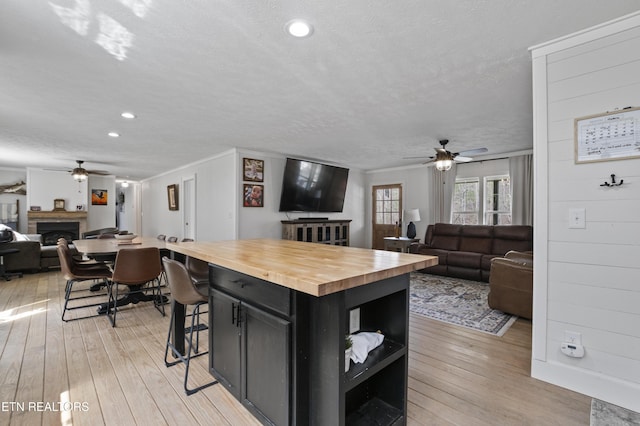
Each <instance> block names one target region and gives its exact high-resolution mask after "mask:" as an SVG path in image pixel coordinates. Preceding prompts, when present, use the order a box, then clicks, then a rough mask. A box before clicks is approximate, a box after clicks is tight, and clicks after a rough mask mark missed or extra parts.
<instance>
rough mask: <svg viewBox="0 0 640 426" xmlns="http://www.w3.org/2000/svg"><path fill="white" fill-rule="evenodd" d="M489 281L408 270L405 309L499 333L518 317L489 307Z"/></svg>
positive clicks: (475, 328) (468, 326)
mask: <svg viewBox="0 0 640 426" xmlns="http://www.w3.org/2000/svg"><path fill="white" fill-rule="evenodd" d="M488 294H489V284H487V283H484V282H477V281H469V280H462V279H459V278H449V277H441V276H439V275H430V274H423V273H420V272H412V273H411V289H410V299H409V310H410V311H411V312H413V313H415V314H418V315H423V316H425V317H428V318H432V319H435V320H438V321H443V322H447V323H450V324H455V325H459V326H463V327H467V328H471V329H474V330H478V331H483V332H485V333H490V334H495V335H496V336H502V335H503V334H504V333H505V332H506V331H507V330H508V329H509V327H511V325H512V324H513V323H514V322H515V321H516V319H517V318H518V317H516V316H514V315H509V314H505V313H503V312H500V311H497V310H495V309H491V308H490V307H489V305H488V303H487V295H488Z"/></svg>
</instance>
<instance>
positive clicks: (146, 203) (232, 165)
mask: <svg viewBox="0 0 640 426" xmlns="http://www.w3.org/2000/svg"><path fill="white" fill-rule="evenodd" d="M245 157H246V158H254V159H259V160H263V161H264V182H261V183H260V184H262V185H264V196H263V197H264V198H263V207H243V206H242V196H241V195H242V188H243V186H242V185H243V183H245V182H243V180H242V161H243V158H245ZM285 161H286V157H284V156H281V155H278V154H269V153H264V152H257V151H248V150H236V149H233V150H230V151H227V152H225V153H223V154H221V155H219V156H216V157H214V158H211V159H206V160H203V161H201V162H199V163H195V164H191V165H186V166H184V167H181V168H179V169H176V170H173V171H170V172H167V173H165V174H163V175H161V176H156V177H153V178H151V179H146V180H144V181H142V182H141V184H140V188H141V194H142V197H141V199H142V201H141V205H142V224H143V231H142V234H143V235H145V236H156V235H158V234H165V235H167V236H170V235H174V236H177V237H178V238H179V239H181V238H182V223H183V222H182V221H183V217H182V214H181V211H182V207H181V209H180V211H178V212H175V211H169V210H168V206H167V193H166V191H167V190H166V187H167V185H170V184H174V183H180V182H181V180H182V179H184V178H186V177H189V176H195V177H196V192H197V196H196V198H197V200H196V203H197V207H196V211H197V214H196V222H197V223H196V239H197V240H199V241H217V240H232V239H248V238H281V236H282V225H281V223H280V221H281V220H287V219H289V218H298V217H317V216H322V217H329V218H331V219H351V220H352V222H351V228H350V229H351V235H350V239H351V245H352V246H354V247H364V228H365V227H364V211H365V209H364V198H365V196H364V192H365V191H364V183H363V182H364V175H363V173H362V172H360V171H359V170H355V169H350V171H349V181H348V184H347V195H346V197H345V204H344V211H343V212H342V213H321V214H315V213H289V214H287V213H281V212H279V211H278V208H279V204H280V190H281V187H282V176H283V174H284V166H285ZM181 202H182V198H181Z"/></svg>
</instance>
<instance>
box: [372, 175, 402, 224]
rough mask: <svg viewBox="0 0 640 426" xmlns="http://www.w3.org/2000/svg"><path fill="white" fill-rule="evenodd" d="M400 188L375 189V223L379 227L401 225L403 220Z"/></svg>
mask: <svg viewBox="0 0 640 426" xmlns="http://www.w3.org/2000/svg"><path fill="white" fill-rule="evenodd" d="M401 197H402V192H401V188H400V186H399V185H398V186H395V187H391V186H386V187H378V188H375V218H376V221H375V223H376V224H377V225H394V224H399V223H400V220H402V215H401V209H400V205H401V204H402V198H401Z"/></svg>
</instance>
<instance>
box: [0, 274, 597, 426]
mask: <svg viewBox="0 0 640 426" xmlns="http://www.w3.org/2000/svg"><path fill="white" fill-rule="evenodd" d="M63 294H64V279H63V278H62V276H61V274H60V273H59V272H49V273H40V274H33V275H25V276H24V278H19V279H13V280H12V281H9V282H4V281H0V351H1V352H0V404H1V405H0V424H2V425H37V424H44V425H71V424H73V425H85V424H86V425H102V424H106V425H118V426H120V425H134V424H139V425H162V424H168V425H199V424H207V425H257V424H258V422H257V421H256V420H255V419H254V418H253V417H252V416H251V415H250V414H249V413H248V412H247V411H246V410H245V409H244V408H243V407H242V406H241V405H240V404H239V403H238V402H237V401H236V400H235V399H234V398H233V397H232V396H231V395H229V394H228V393H227V392H226V391H225V390H224V389H223V388H222V387H221V386H219V385H215V386H213V387H210V388H207V389H205V390H203V391H201V392H198V393H196V394H194V395H192V396H190V397H187V396H186V395H185V394H184V392H183V390H182V378H183V372H184V370H183V366H181V365H176V366H174V367H171V368H166V367H165V366H164V363H163V354H164V341H165V338H166V333H167V330H168V323H169V317H168V316H167V317H164V318H163V317H161V315H160V314H159V313H158V311H156V310H155V309H154V308H153V306H151V304H149V303H146V304H139V305H135V306H133V305H132V306H131V307H130V308H128V309H126V310H122V311H121V312H120V313H119V314H118V324H117V327H116V328H112V327H111V326H110V324H109V322H108V320H107V318H105V317H95V318H91V319H83V320H78V321H72V322H69V323H63V322H62V321H61V320H60V314H61V307H62V304H61V300H62V299H63ZM74 312H75V313H81V312H82V310H78V311H74ZM530 341H531V323H530V322H529V321H525V320H518V321H517V322H516V323H515V324H514V325H513V326H512V327H511V329H510V330H509V331H508V332H507V333H506V334H505V335H504V336H503V337H495V336H492V335H488V334H484V333H479V332H475V331H471V330H467V329H464V328H460V327H456V326H451V325H448V324H444V323H441V322H437V321H432V320H429V319H425V318H423V317H420V316H415V315H411V321H410V358H409V404H408V406H409V407H408V422H407V423H408V424H409V425H536V426H537V425H554V424H557V425H588V424H589V410H590V401H591V399H590V398H588V397H586V396H584V395H580V394H576V393H574V392H570V391H567V390H565V389H561V388H558V387H555V386H552V385H549V384H547V383H544V382H540V381H538V380H535V379H532V378H530V377H529V368H530V355H531V343H530ZM205 344H206V340H205ZM191 374H192V377H193V380H194V382H195V383H204V382H206V381H208V380H211V376H210V375H209V374H208V371H207V357H206V356H204V357H200V358H197V359H196V360H195V361H194V362H193V364H192V373H191ZM61 401H62V402H63V403H62V404H61ZM64 408H66V409H67V410H65V409H64ZM69 409H70V410H69Z"/></svg>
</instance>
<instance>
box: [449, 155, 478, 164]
mask: <svg viewBox="0 0 640 426" xmlns="http://www.w3.org/2000/svg"><path fill="white" fill-rule="evenodd" d="M453 159H454V160H455V161H457V162H458V163H468V162H469V161H473V158H471V157H463V156H461V155H456V156H455V157H453Z"/></svg>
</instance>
